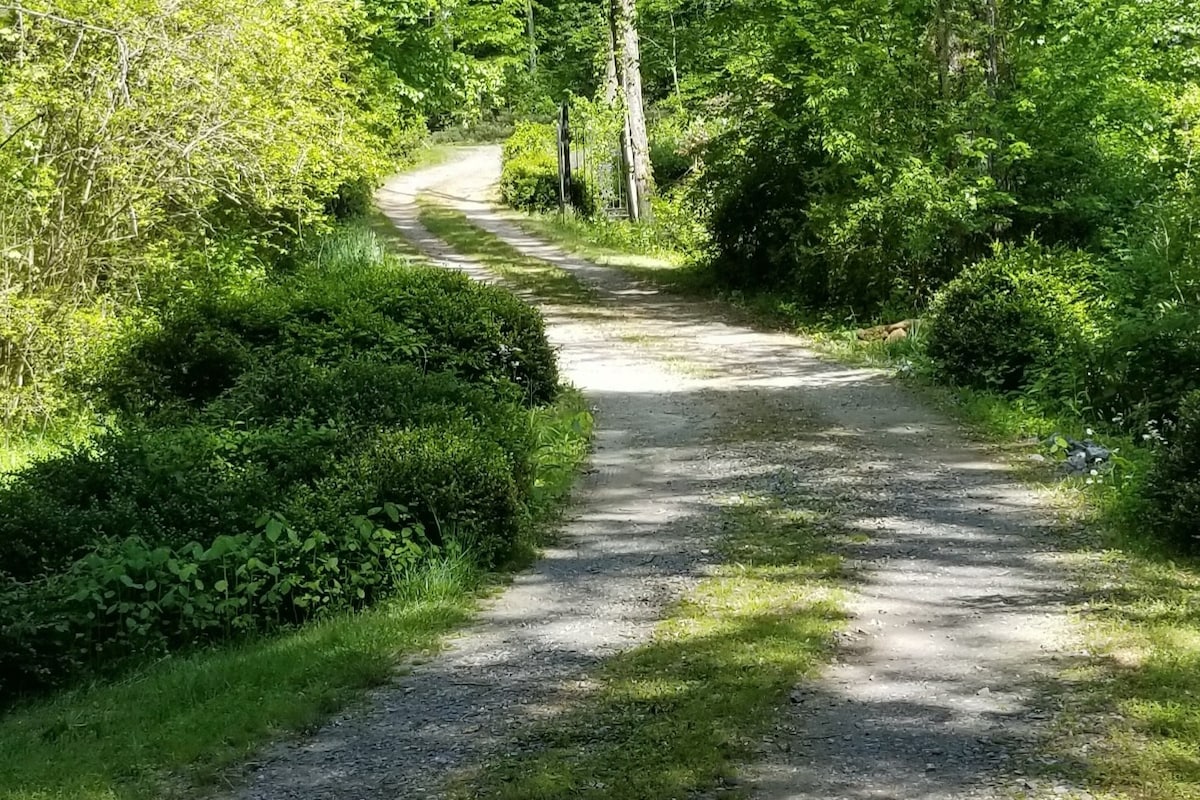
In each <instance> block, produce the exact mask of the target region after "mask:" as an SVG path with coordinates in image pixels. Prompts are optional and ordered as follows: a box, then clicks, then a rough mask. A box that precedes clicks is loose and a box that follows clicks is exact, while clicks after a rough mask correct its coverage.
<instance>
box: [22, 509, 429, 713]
mask: <svg viewBox="0 0 1200 800" xmlns="http://www.w3.org/2000/svg"><path fill="white" fill-rule="evenodd" d="M203 541H205V542H207V544H201V543H200V542H199V541H192V542H189V543H187V544H184V545H177V546H171V545H160V544H155V543H153V542H150V541H147V540H146V539H144V538H142V537H137V536H131V537H128V538H126V539H123V540H115V541H111V542H103V543H101V544H100V545H99V546H97V547H96V548H95V549H94V550H92V551H91V552H89V553H87V554H86V555H84V556H83V557H82V558H80V559H79V560H77V561H76V562H74V564H72V565H71V567H70V568H69V569H68V570H66V571H64V572H60V573H55V574H52V575H49V576H46V577H45V578H42V579H40V580H36V581H31V582H27V583H19V582H16V581H14V580H12V579H0V620H2V621H3V623H4V624H3V625H0V697H5V696H12V695H15V694H17V693H24V692H29V691H31V690H35V689H42V688H46V687H48V686H54V685H59V684H62V683H64V682H66V681H67V680H68V679H70V678H71V677H73V676H74V675H76V674H78V673H79V672H80V671H82V670H84V669H87V668H97V667H101V668H102V667H104V666H108V667H111V666H113V665H114V664H117V663H120V662H121V661H122V660H123V659H126V658H128V657H130V656H135V655H147V654H155V653H163V652H166V651H168V650H170V649H174V648H179V647H186V646H193V645H195V644H196V643H200V642H204V641H209V640H213V639H219V638H229V637H231V636H235V635H243V634H246V633H250V632H254V631H264V630H269V629H271V628H273V627H277V626H279V625H281V624H285V623H294V622H299V621H302V620H304V619H306V618H309V617H311V616H314V615H318V614H322V613H326V612H328V611H332V610H338V609H345V608H355V607H359V606H362V605H364V604H366V603H368V602H370V601H371V600H373V599H375V598H377V597H379V596H381V595H385V594H387V592H388V591H389V590H391V589H392V588H394V587H395V586H397V585H398V584H400V583H401V582H402V580H403V579H404V577H405V576H406V575H407V574H408V573H409V572H410V571H411V570H412V569H413V568H414V567H415V566H416V565H417V564H418V562H419V561H420V560H421V559H422V558H423V557H424V556H425V555H426V554H427V553H429V552H431V551H435V550H436V548H434V547H433V546H432V545H431V544H430V543H429V541H428V539H427V538H426V536H425V531H424V529H423V528H422V526H421V525H420V524H419V523H417V522H416V521H415V520H413V518H412V517H411V515H410V514H409V513H408V510H407V509H406V508H404V507H403V506H398V505H396V504H393V503H384V504H383V505H381V506H379V507H375V508H367V507H363V508H362V510H361V511H360V512H359V513H358V514H355V515H353V516H349V517H347V518H345V519H344V520H342V521H341V524H339V526H338V527H337V528H336V529H332V530H322V529H310V530H304V531H302V530H300V529H298V528H297V527H295V526H293V525H291V524H289V522H288V520H287V519H286V518H285V517H283V516H282V515H278V514H275V515H264V516H263V517H262V518H260V519H259V520H258V521H257V525H255V526H254V527H252V528H248V529H246V530H245V531H243V532H238V533H233V534H220V535H218V536H216V537H215V538H213V539H211V540H203Z"/></svg>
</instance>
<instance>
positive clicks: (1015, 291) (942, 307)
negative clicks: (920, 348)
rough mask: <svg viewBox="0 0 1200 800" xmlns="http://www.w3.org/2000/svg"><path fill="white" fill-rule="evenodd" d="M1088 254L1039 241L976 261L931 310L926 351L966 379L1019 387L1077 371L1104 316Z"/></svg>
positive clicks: (942, 368) (960, 380)
mask: <svg viewBox="0 0 1200 800" xmlns="http://www.w3.org/2000/svg"><path fill="white" fill-rule="evenodd" d="M1093 271H1094V267H1093V265H1092V264H1091V262H1090V261H1089V259H1088V257H1087V256H1086V255H1084V254H1081V253H1077V252H1068V251H1048V250H1044V249H1042V248H1041V247H1039V246H1036V245H1031V246H1028V247H1024V248H1020V249H1011V250H1007V251H1004V252H1002V253H1000V254H999V255H997V256H995V257H993V258H989V259H985V260H984V261H981V262H979V263H978V264H975V265H974V266H972V267H970V268H968V269H967V270H966V271H965V272H963V273H962V275H960V276H959V277H958V278H956V279H954V280H953V281H951V282H950V283H949V284H947V285H946V287H945V288H944V289H942V291H941V292H939V293H938V295H937V297H936V299H935V300H934V303H933V306H932V307H931V309H930V314H929V316H930V319H929V322H930V325H929V329H928V340H927V342H926V353H927V354H928V356H929V357H930V358H931V359H932V361H933V363H934V365H935V367H936V369H937V371H938V372H939V373H940V376H941V377H942V378H944V379H946V380H949V381H951V382H953V383H956V384H959V385H961V386H969V387H973V388H985V389H997V390H1000V391H1006V392H1007V391H1017V390H1021V389H1027V388H1030V387H1031V386H1032V385H1033V384H1034V383H1035V382H1037V381H1039V380H1042V379H1044V378H1046V377H1047V376H1048V375H1051V374H1054V373H1057V374H1066V373H1069V372H1070V371H1071V370H1072V369H1073V368H1074V367H1075V365H1076V364H1077V363H1080V362H1081V361H1082V360H1084V354H1083V348H1084V346H1085V344H1086V343H1087V342H1088V341H1089V340H1090V339H1091V338H1093V336H1094V331H1095V329H1096V327H1097V320H1096V319H1094V317H1093V315H1094V314H1095V313H1096V312H1095V309H1094V307H1093V305H1092V304H1091V303H1090V302H1089V296H1090V294H1091V292H1092V291H1093V288H1092V286H1091V284H1090V283H1089V282H1088V278H1089V277H1090V276H1091V273H1092V272H1093Z"/></svg>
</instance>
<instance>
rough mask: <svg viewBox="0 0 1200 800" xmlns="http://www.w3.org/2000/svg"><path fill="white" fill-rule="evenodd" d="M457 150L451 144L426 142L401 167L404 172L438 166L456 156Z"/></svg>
mask: <svg viewBox="0 0 1200 800" xmlns="http://www.w3.org/2000/svg"><path fill="white" fill-rule="evenodd" d="M458 150H459V148H458V147H457V146H455V144H454V143H452V142H435V141H433V140H430V141H427V142H426V143H425V144H424V145H422V147H421V149H419V150H417V152H415V153H413V155H412V157H411V158H409V159H408V160H407V161H406V162H405V163H404V164H403V165H402V167H403V169H404V171H405V172H412V171H414V170H418V169H428V168H429V167H436V166H440V165H441V164H445V163H446V162H447V161H450V160H451V159H453V158H454V157H455V155H457V153H458Z"/></svg>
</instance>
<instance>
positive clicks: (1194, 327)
mask: <svg viewBox="0 0 1200 800" xmlns="http://www.w3.org/2000/svg"><path fill="white" fill-rule="evenodd" d="M605 7H606V6H605V4H604V3H600V2H595V1H594V0H544V2H543V3H542V4H541V8H542V9H543V19H544V20H545V21H544V23H543V29H544V30H545V31H546V33H545V39H546V42H545V45H544V46H545V47H546V48H547V52H545V53H544V54H543V58H542V60H541V62H540V69H541V70H542V71H543V75H542V79H541V80H542V84H543V85H544V86H545V87H546V89H547V90H548V91H551V92H554V93H555V95H556V99H558V98H560V97H562V96H565V95H567V94H574V95H576V96H583V97H595V98H596V103H597V104H601V103H603V102H604V98H605V97H611V96H612V93H611V74H607V75H606V68H605V67H606V61H607V55H608V54H607V49H608V46H607V41H606V20H605V14H604V9H605ZM638 11H639V18H638V25H639V26H640V28H641V34H642V42H643V53H642V61H641V69H642V76H643V82H644V86H645V88H646V100H647V103H649V104H650V111H649V114H648V116H649V119H650V122H651V128H650V137H651V143H650V149H651V155H652V162H653V166H654V172H655V179H656V181H657V182H658V184H659V187H660V194H659V196H658V197H657V198H656V200H655V202H656V209H655V211H656V213H655V223H654V226H653V230H652V231H651V232H642V233H641V234H639V235H632V234H631V235H629V236H626V237H625V239H627V240H629V241H635V242H640V241H644V240H648V239H653V240H654V241H655V242H656V243H659V244H664V245H668V246H674V247H676V248H682V249H685V250H686V251H687V252H688V253H689V254H690V255H691V257H692V258H693V260H695V261H696V262H698V263H700V264H702V265H704V266H705V267H706V268H707V272H708V277H709V278H710V279H713V280H715V281H716V282H717V283H718V285H720V286H723V287H724V289H725V290H726V291H730V292H732V293H734V294H737V295H739V296H743V297H744V296H747V295H755V294H760V295H769V296H771V297H772V298H777V299H778V300H779V301H780V302H781V303H784V304H786V305H788V306H789V307H792V308H799V309H802V310H804V311H805V312H806V313H808V314H809V315H811V316H813V317H817V318H822V319H825V320H830V319H839V320H846V319H849V320H860V319H863V318H882V319H883V321H885V322H893V321H895V320H898V319H902V318H907V317H911V316H914V315H925V314H927V315H928V321H929V322H930V323H932V324H930V325H925V326H922V327H921V329H920V330H922V331H923V332H925V333H927V334H928V337H927V338H925V337H924V336H923V335H922V336H919V337H918V341H915V342H910V344H909V345H907V347H908V349H909V350H910V351H911V352H913V354H914V355H916V356H917V358H916V362H915V365H916V366H917V367H922V366H926V365H927V366H929V367H930V369H931V376H932V377H933V378H934V379H936V380H941V381H945V382H950V383H955V384H958V385H960V386H963V387H970V388H972V389H985V390H991V391H994V392H998V393H1000V394H1003V395H1005V396H1007V397H1015V396H1018V395H1019V396H1021V397H1022V398H1023V400H1022V401H1023V402H1025V401H1032V402H1033V403H1034V404H1035V405H1036V406H1037V407H1038V408H1041V409H1043V410H1044V411H1045V412H1046V413H1049V414H1051V415H1056V414H1061V413H1067V414H1070V415H1073V416H1075V417H1076V418H1078V419H1079V420H1080V424H1081V427H1086V426H1089V425H1093V426H1108V427H1110V428H1115V430H1114V433H1117V432H1120V433H1123V434H1133V438H1134V439H1135V440H1136V441H1138V442H1141V441H1142V435H1143V434H1144V433H1145V431H1146V430H1148V428H1147V427H1146V426H1147V425H1149V426H1150V428H1149V430H1153V431H1155V432H1159V433H1162V434H1163V435H1165V436H1167V437H1168V438H1169V437H1170V435H1171V430H1172V428H1171V424H1172V423H1173V422H1174V421H1175V420H1177V419H1179V418H1181V417H1182V416H1186V414H1187V413H1189V412H1187V411H1186V410H1181V406H1180V404H1181V402H1182V399H1183V398H1184V397H1185V396H1187V395H1188V393H1189V392H1191V391H1194V390H1197V389H1200V247H1198V246H1197V244H1198V242H1200V239H1198V238H1197V236H1198V233H1197V232H1198V231H1200V226H1198V225H1197V220H1198V219H1200V203H1198V202H1197V198H1198V197H1200V192H1198V190H1197V175H1196V164H1197V158H1196V157H1197V155H1198V151H1197V148H1198V147H1200V135H1198V134H1197V131H1200V22H1198V21H1197V16H1196V14H1195V9H1194V8H1193V4H1191V3H1188V2H1184V0H1069V2H1062V3H1040V4H1038V3H1034V4H1031V3H1013V2H1005V1H1004V0H970V1H969V2H968V1H967V0H939V2H936V3H904V2H896V0H853V2H849V3H845V2H839V3H834V2H830V1H829V0H801V1H800V2H794V0H786V1H785V0H765V1H763V2H760V1H759V0H755V1H754V2H751V1H750V0H706V2H702V3H701V2H693V1H692V0H642V1H641V2H640V3H639V4H638ZM585 56H586V57H585ZM576 102H577V104H579V106H580V107H581V108H583V109H587V108H590V107H591V106H590V105H589V104H588V103H587V102H586V101H584V102H582V103H580V101H576ZM588 133H589V134H591V133H592V131H590V130H589V131H588ZM588 141H589V144H588V146H589V150H588V154H587V155H588V159H589V161H591V162H595V161H598V160H600V161H602V160H605V159H608V160H609V161H610V162H612V163H614V164H616V167H615V168H616V169H618V170H619V169H620V159H621V156H620V153H619V145H617V144H613V143H606V144H603V145H600V146H598V145H597V137H595V136H589V140H588ZM614 141H615V140H614ZM597 151H599V152H597ZM693 221H699V226H700V227H702V231H699V232H698V231H697V230H696V227H694V226H695V224H696V223H695V222H693ZM689 222H690V223H691V224H692V226H689ZM613 225H614V223H613V222H611V221H609V220H601V221H599V222H598V223H596V227H597V228H604V229H605V230H603V231H602V233H603V235H602V236H599V237H598V238H603V239H604V240H606V241H621V240H622V237H620V236H617V235H613V234H612V233H611V232H610V231H609V230H608V228H611V227H612V226H613ZM1156 435H1157V434H1156ZM1163 497H1165V495H1163ZM1195 524H1196V523H1195V522H1194V521H1193V522H1192V523H1191V525H1192V530H1193V531H1195V530H1196V528H1195Z"/></svg>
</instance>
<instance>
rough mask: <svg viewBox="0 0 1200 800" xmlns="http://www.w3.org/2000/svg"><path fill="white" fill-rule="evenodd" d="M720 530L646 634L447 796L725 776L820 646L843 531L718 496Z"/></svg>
mask: <svg viewBox="0 0 1200 800" xmlns="http://www.w3.org/2000/svg"><path fill="white" fill-rule="evenodd" d="M721 527H722V531H723V536H722V541H721V542H720V544H719V545H718V547H719V548H720V550H721V555H722V564H721V566H718V567H716V568H715V570H714V571H713V573H712V574H711V575H710V576H709V577H707V578H705V579H704V580H703V581H702V582H701V583H700V585H699V586H698V587H697V588H696V589H695V590H694V591H693V592H691V593H690V594H689V596H688V597H686V598H685V599H684V600H682V601H680V602H679V603H677V604H676V605H675V606H674V607H673V608H672V609H671V612H670V614H669V615H668V618H667V619H666V620H665V621H664V622H663V623H661V624H660V626H659V628H658V629H657V631H656V634H655V636H654V638H653V640H652V641H651V642H650V643H649V644H646V645H644V646H642V647H638V648H636V649H634V650H631V651H629V652H627V653H624V654H622V655H620V656H617V657H616V658H614V659H613V660H612V661H610V662H609V663H608V664H606V665H605V666H604V667H603V668H602V669H601V670H600V671H599V673H598V674H596V675H595V676H594V677H593V678H592V680H591V681H590V684H589V685H588V686H586V687H584V688H582V689H581V690H580V693H579V696H578V697H576V698H573V702H571V703H570V704H569V708H568V709H567V710H566V711H564V712H563V714H562V715H561V716H558V717H555V718H552V719H550V720H547V721H546V723H545V724H544V725H543V726H541V728H540V729H538V730H534V731H532V732H531V733H530V734H529V737H528V740H526V741H522V742H520V743H519V744H518V746H517V747H516V748H512V749H513V750H515V751H516V752H515V753H510V754H509V755H507V756H505V757H503V758H501V759H499V760H497V761H495V762H493V763H491V764H489V765H488V766H487V767H486V768H485V769H484V770H483V771H482V772H481V773H479V774H475V775H471V776H467V777H465V778H463V779H462V780H461V782H460V784H459V785H458V786H457V787H456V790H455V793H454V796H455V797H458V798H463V800H465V798H480V797H486V798H503V800H535V799H540V800H548V799H549V798H561V799H562V800H567V798H595V799H596V800H601V798H605V799H606V800H639V799H640V798H652V797H653V798H658V797H662V798H669V797H686V796H692V794H691V793H693V792H696V791H701V790H705V789H710V788H713V787H718V786H725V787H728V786H730V785H732V784H733V783H734V780H733V775H734V772H735V771H736V767H737V765H738V764H739V763H740V762H743V761H745V760H746V759H747V758H750V757H752V753H753V747H754V745H755V743H756V742H758V741H759V740H760V737H761V735H762V734H763V733H764V732H766V731H767V730H769V728H770V726H771V724H772V722H773V720H774V718H775V716H776V715H775V710H776V709H777V708H778V707H779V705H780V704H782V703H785V702H787V697H788V693H789V692H790V691H791V690H792V688H793V687H794V686H795V685H796V683H797V682H798V681H800V680H802V679H803V678H805V677H807V676H810V675H812V674H813V673H814V671H815V670H816V668H817V667H818V666H819V665H820V664H821V663H822V661H823V660H824V658H825V656H826V655H827V653H828V652H829V649H830V645H831V644H832V641H833V632H834V631H835V629H836V628H837V627H839V620H840V617H841V612H840V606H841V602H840V600H841V598H840V591H839V590H838V588H837V581H838V577H839V574H840V571H841V559H840V557H839V556H837V555H835V554H833V551H834V550H836V541H837V540H838V539H839V538H841V537H842V536H843V534H842V533H841V532H840V530H839V529H838V528H837V527H836V525H834V524H833V523H831V522H830V521H829V520H827V519H826V518H825V517H824V516H823V515H820V514H817V513H813V512H811V511H807V510H803V509H796V508H792V507H789V506H788V505H786V504H784V503H781V502H780V501H779V499H778V498H765V497H750V498H740V499H739V500H738V501H736V502H734V503H731V504H729V505H728V506H727V507H726V508H725V509H724V510H723V512H722V519H721ZM727 796H732V795H727Z"/></svg>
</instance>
